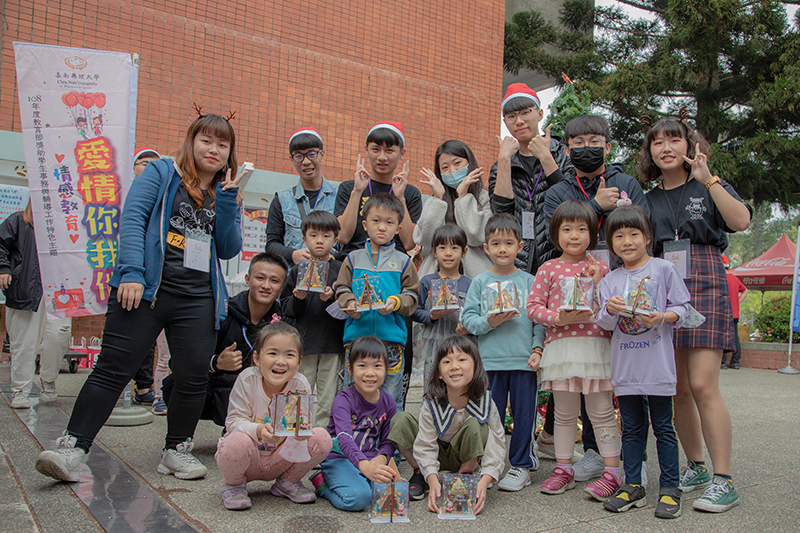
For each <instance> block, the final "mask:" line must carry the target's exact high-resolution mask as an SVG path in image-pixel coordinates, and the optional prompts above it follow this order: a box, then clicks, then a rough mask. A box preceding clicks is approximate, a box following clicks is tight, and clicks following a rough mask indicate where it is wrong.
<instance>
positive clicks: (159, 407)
mask: <svg viewBox="0 0 800 533" xmlns="http://www.w3.org/2000/svg"><path fill="white" fill-rule="evenodd" d="M153 414H154V415H166V414H167V404H166V402H165V401H164V398H159V399H158V400H156V401H155V402H153Z"/></svg>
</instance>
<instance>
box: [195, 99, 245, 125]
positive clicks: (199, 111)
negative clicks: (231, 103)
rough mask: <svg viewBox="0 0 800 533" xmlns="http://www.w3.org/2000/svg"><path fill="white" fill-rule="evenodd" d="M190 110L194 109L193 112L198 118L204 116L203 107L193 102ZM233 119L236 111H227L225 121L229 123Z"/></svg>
mask: <svg viewBox="0 0 800 533" xmlns="http://www.w3.org/2000/svg"><path fill="white" fill-rule="evenodd" d="M192 109H194V112H195V113H197V116H198V117H200V118H203V117H204V116H206V115H204V114H203V106H201V105H197V103H195V102H192ZM235 118H236V111H228V116H227V117H225V120H227V121H228V122H230V121H231V120H233V119H235Z"/></svg>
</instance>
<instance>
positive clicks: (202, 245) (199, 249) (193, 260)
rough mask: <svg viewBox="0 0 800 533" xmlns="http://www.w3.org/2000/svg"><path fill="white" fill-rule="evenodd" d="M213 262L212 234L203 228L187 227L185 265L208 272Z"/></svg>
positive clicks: (184, 248) (184, 249) (184, 251)
mask: <svg viewBox="0 0 800 533" xmlns="http://www.w3.org/2000/svg"><path fill="white" fill-rule="evenodd" d="M210 263H211V235H208V234H206V233H205V232H203V231H202V230H197V229H192V228H186V243H185V245H184V247H183V266H185V267H186V268H191V269H192V270H199V271H200V272H208V271H209V267H210Z"/></svg>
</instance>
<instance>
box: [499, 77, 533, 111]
mask: <svg viewBox="0 0 800 533" xmlns="http://www.w3.org/2000/svg"><path fill="white" fill-rule="evenodd" d="M512 98H527V99H528V100H530V101H531V102H533V103H534V104H536V107H538V108H539V109H541V107H542V104H541V102H539V96H538V95H537V94H536V91H534V90H533V89H531V88H530V87H528V86H527V85H525V84H524V83H512V84H511V85H509V86H508V89H506V97H505V98H503V103H502V105H501V106H500V113H502V114H505V108H506V104H507V103H508V101H509V100H511V99H512Z"/></svg>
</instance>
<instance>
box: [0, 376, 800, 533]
mask: <svg viewBox="0 0 800 533" xmlns="http://www.w3.org/2000/svg"><path fill="white" fill-rule="evenodd" d="M7 368H8V364H7V363H2V364H0V376H4V379H5V380H6V383H2V385H4V386H7V376H8V373H7V372H8V370H7ZM87 375H88V371H87V370H83V369H81V370H80V371H79V372H78V374H74V375H73V374H67V373H62V374H61V375H60V377H59V379H58V383H57V385H58V390H59V399H58V402H57V403H55V404H51V405H44V404H42V405H34V408H33V409H31V410H18V411H15V410H12V409H11V408H10V406H9V403H10V398H9V397H8V395H7V394H0V396H2V398H3V399H2V400H0V427H2V431H0V490H1V491H2V496H3V497H2V498H0V531H2V532H18V531H19V532H23V531H24V532H28V531H45V532H51V531H52V532H65V531H68V532H69V531H81V532H83V531H103V530H107V531H159V532H160V531H172V530H183V531H187V530H189V531H190V530H192V529H194V530H197V531H213V532H236V533H239V532H246V531H269V532H276V533H278V532H287V533H288V532H306V531H311V532H315V533H327V532H336V531H359V530H362V529H364V528H370V529H374V530H375V531H378V530H384V529H385V530H387V531H388V530H398V531H403V530H405V531H412V530H413V531H415V532H416V531H419V532H423V531H444V532H447V531H504V532H508V533H511V532H517V531H520V532H531V531H566V532H575V533H579V532H590V531H621V532H624V531H632V532H633V531H635V532H649V531H654V532H659V531H699V532H702V531H727V532H738V531H758V532H772V531H800V498H799V497H798V496H797V494H798V493H797V492H795V490H794V489H795V488H796V487H795V483H800V468H798V467H797V463H798V459H799V458H800V441H799V440H798V439H797V438H796V434H797V431H798V428H800V410H799V409H798V407H799V406H800V377H798V376H786V375H781V374H778V373H777V372H775V371H771V370H754V369H742V370H738V371H737V370H724V371H722V374H721V378H720V381H721V387H722V391H723V395H724V397H725V400H726V402H727V404H728V408H729V409H730V411H731V416H732V420H733V475H734V481H735V483H736V487H737V490H738V491H739V494H740V496H741V498H742V504H741V505H740V506H738V507H735V508H734V509H732V510H730V511H729V512H727V513H723V514H718V515H717V514H705V513H699V512H696V511H693V510H692V508H691V502H692V500H693V499H695V498H697V497H698V496H699V495H700V494H699V493H698V492H693V493H689V494H687V495H685V496H684V498H683V515H682V516H681V517H680V518H678V519H677V520H671V521H666V520H659V519H656V518H654V516H653V510H654V504H655V500H656V495H657V494H658V464H657V460H656V457H657V455H656V451H655V439H654V438H653V437H652V435H651V438H650V439H649V448H648V455H649V457H650V458H651V459H650V461H648V463H647V470H648V477H649V480H650V481H649V485H648V487H647V489H648V494H649V496H648V503H649V505H648V506H647V507H645V508H644V509H641V510H634V511H629V512H628V513H623V514H612V513H609V512H607V511H605V510H603V508H602V506H601V504H600V503H599V502H596V501H594V500H592V499H591V498H590V497H589V496H588V495H586V494H585V493H584V492H583V490H581V488H582V486H583V484H577V485H578V487H577V489H576V490H571V491H568V492H566V493H565V494H563V495H560V496H550V495H545V494H541V493H540V492H539V488H538V487H539V484H541V483H542V482H543V481H544V480H545V479H546V478H547V477H548V476H549V474H550V472H551V470H552V468H553V466H554V465H555V463H553V462H552V461H543V462H542V465H541V467H540V468H539V470H538V471H536V472H532V473H531V478H532V482H533V483H532V485H531V486H529V487H526V488H525V489H523V490H522V491H520V492H518V493H503V492H498V491H497V490H496V489H492V490H490V491H489V495H488V500H487V504H486V508H485V509H484V511H483V512H482V513H481V514H480V515H479V516H478V518H477V520H476V521H474V522H466V521H463V522H462V521H445V520H438V519H437V518H436V516H435V515H434V514H432V513H430V512H428V511H427V509H426V507H425V504H424V502H412V503H411V506H410V512H409V517H410V519H411V523H410V524H385V525H383V524H381V525H378V524H375V525H373V524H370V522H369V520H368V518H367V514H366V512H360V513H345V512H343V511H339V510H337V509H335V508H334V507H333V506H332V505H331V504H330V503H329V502H327V501H326V500H318V501H317V503H315V504H311V505H296V504H293V503H291V502H289V501H288V500H285V499H282V498H276V497H274V496H272V495H271V494H270V493H269V487H270V485H271V483H268V482H251V483H249V484H248V489H249V491H250V497H251V499H252V500H253V507H252V508H251V509H249V510H246V511H236V512H234V511H227V510H225V509H224V508H223V506H222V502H221V499H220V496H219V493H218V490H217V489H218V487H219V486H220V485H221V484H222V478H221V476H220V472H219V470H218V469H217V467H216V464H215V461H214V451H215V449H216V444H217V439H218V437H219V435H220V428H218V427H217V426H215V425H214V424H213V423H211V422H209V421H201V422H200V425H199V426H198V429H197V432H196V435H195V442H196V448H195V455H196V456H197V457H198V458H199V459H200V460H201V461H202V462H203V463H204V464H205V465H206V466H208V468H209V475H208V476H207V477H206V478H205V479H203V480H198V481H181V480H178V479H176V478H175V477H173V476H164V475H161V474H158V473H157V472H156V466H157V465H158V461H159V459H160V453H159V451H160V449H161V446H162V445H163V437H164V434H165V430H166V419H165V418H164V417H156V419H155V421H154V422H153V423H152V424H149V425H146V426H139V427H132V428H130V427H129V428H112V427H104V428H103V429H102V430H101V432H100V434H99V435H98V438H97V440H96V442H95V448H93V452H92V454H90V461H89V462H90V464H92V465H103V467H102V471H100V470H101V468H100V467H99V466H94V470H92V471H91V475H89V476H86V477H84V480H82V483H79V484H72V485H66V484H62V483H57V482H54V481H53V480H51V479H49V478H46V477H44V476H42V475H40V474H39V473H37V472H36V471H35V469H34V466H33V465H34V462H35V458H36V455H37V454H38V452H39V451H40V450H41V447H40V445H39V443H38V441H37V439H36V437H35V436H34V434H35V435H39V438H40V439H42V440H48V439H47V438H46V437H42V435H49V436H50V438H53V436H54V435H56V434H58V432H60V431H61V430H62V429H63V424H64V421H65V420H66V418H67V417H68V415H69V413H70V411H71V409H72V405H73V404H74V401H75V397H76V395H77V393H78V391H79V389H80V387H81V385H82V383H83V381H84V380H85V379H86V376H87ZM37 379H38V378H37ZM409 396H410V405H409V410H411V411H412V412H418V410H419V405H420V404H419V399H420V397H421V389H418V388H417V389H412V390H411V393H410V395H409ZM36 401H38V399H37V400H36ZM25 422H27V425H26V423H25ZM30 428H33V432H32V430H31V429H30ZM43 444H44V446H45V447H49V446H50V443H43ZM92 455H94V456H95V457H91V456H92ZM103 458H104V460H103ZM681 460H682V461H683V458H682V459H681ZM400 471H401V473H402V474H404V475H406V476H408V475H409V474H410V468H409V466H408V465H407V464H406V463H401V465H400ZM89 473H90V469H89V468H88V467H86V474H89ZM86 480H90V481H91V482H85V481H86ZM309 486H310V485H309ZM126 495H127V496H126ZM93 513H94V514H93Z"/></svg>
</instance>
